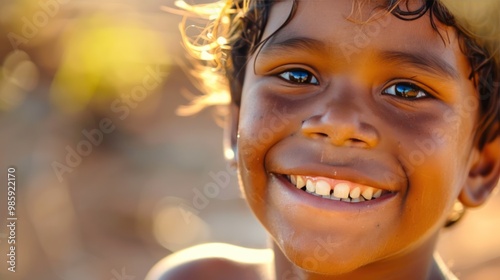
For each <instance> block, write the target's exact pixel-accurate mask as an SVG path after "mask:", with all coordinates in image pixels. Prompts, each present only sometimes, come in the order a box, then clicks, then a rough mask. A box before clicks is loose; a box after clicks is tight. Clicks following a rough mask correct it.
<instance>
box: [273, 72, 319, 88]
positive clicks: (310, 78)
mask: <svg viewBox="0 0 500 280" xmlns="http://www.w3.org/2000/svg"><path fill="white" fill-rule="evenodd" d="M294 75H295V76H294ZM278 76H279V77H280V78H281V79H283V80H285V81H287V82H290V83H292V84H310V85H319V82H318V78H316V76H314V75H313V74H312V73H311V72H309V71H307V70H304V69H300V68H298V69H291V70H287V71H284V72H281V73H280V74H279V75H278ZM299 76H300V77H299Z"/></svg>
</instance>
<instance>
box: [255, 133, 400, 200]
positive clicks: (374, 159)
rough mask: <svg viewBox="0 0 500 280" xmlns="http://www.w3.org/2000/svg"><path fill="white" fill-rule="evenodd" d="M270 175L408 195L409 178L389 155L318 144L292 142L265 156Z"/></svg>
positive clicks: (289, 141)
mask: <svg viewBox="0 0 500 280" xmlns="http://www.w3.org/2000/svg"><path fill="white" fill-rule="evenodd" d="M265 169H266V170H267V171H268V173H273V174H284V175H306V176H317V177H325V178H331V179H336V180H345V181H350V182H353V183H357V184H361V185H366V186H370V187H374V188H377V189H381V190H383V191H388V192H393V193H396V192H400V193H404V192H406V191H407V186H408V178H407V176H406V174H405V172H404V169H403V168H402V166H401V165H400V163H399V161H398V160H397V159H395V158H394V157H391V155H390V154H387V153H383V154H382V153H379V152H376V151H372V150H365V149H349V148H337V147H332V146H331V145H324V144H323V143H318V142H315V141H308V142H304V141H303V139H289V140H287V141H283V142H280V143H279V144H277V145H275V146H274V147H273V148H272V149H271V150H270V151H269V153H268V154H267V155H266V161H265Z"/></svg>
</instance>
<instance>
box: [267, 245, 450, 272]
mask: <svg viewBox="0 0 500 280" xmlns="http://www.w3.org/2000/svg"><path fill="white" fill-rule="evenodd" d="M436 241H437V238H436V236H434V237H432V238H430V239H428V240H427V241H426V242H425V243H424V244H421V245H420V246H418V247H417V248H415V249H413V250H410V251H409V252H405V253H400V254H397V255H395V256H392V257H389V258H387V259H384V260H380V261H377V262H375V263H372V264H369V265H366V266H364V267H360V268H358V269H356V270H354V271H351V272H349V273H347V274H343V275H332V276H329V275H320V274H316V273H313V272H310V271H306V270H303V269H302V268H300V267H298V266H295V265H294V264H293V263H291V262H290V261H289V260H288V259H287V257H286V256H285V255H283V253H282V251H281V249H280V248H279V247H278V246H277V245H276V244H275V243H274V242H273V251H274V255H275V277H276V278H275V279H277V280H281V279H304V280H315V279H331V280H343V279H368V278H369V279H446V277H445V276H444V275H443V272H442V271H441V268H440V267H439V265H438V264H437V262H436V260H435V259H434V248H435V244H436Z"/></svg>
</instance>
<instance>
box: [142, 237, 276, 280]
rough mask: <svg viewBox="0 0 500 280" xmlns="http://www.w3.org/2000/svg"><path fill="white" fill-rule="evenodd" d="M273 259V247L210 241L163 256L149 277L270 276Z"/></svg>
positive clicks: (252, 278)
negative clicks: (245, 245)
mask: <svg viewBox="0 0 500 280" xmlns="http://www.w3.org/2000/svg"><path fill="white" fill-rule="evenodd" d="M273 259H274V255H273V252H272V250H270V249H249V248H243V247H238V246H234V245H230V244H224V243H208V244H202V245H198V246H193V247H191V248H187V249H184V250H182V251H179V252H176V253H173V254H171V255H169V256H168V257H166V258H164V259H162V260H161V261H159V262H158V263H157V264H155V265H154V266H153V268H151V270H150V271H149V273H148V275H147V276H146V278H145V280H181V279H182V280H184V279H193V280H196V279H204V280H205V279H207V280H210V279H221V280H225V279H241V280H255V279H269V278H270V275H271V267H272V263H273Z"/></svg>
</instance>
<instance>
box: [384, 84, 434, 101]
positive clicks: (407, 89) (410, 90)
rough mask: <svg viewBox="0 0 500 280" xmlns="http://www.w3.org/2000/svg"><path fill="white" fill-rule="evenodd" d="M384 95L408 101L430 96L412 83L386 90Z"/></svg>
mask: <svg viewBox="0 0 500 280" xmlns="http://www.w3.org/2000/svg"><path fill="white" fill-rule="evenodd" d="M383 93H385V94H390V95H394V96H399V97H402V98H408V99H416V98H423V97H427V96H428V94H427V93H426V92H425V91H424V90H422V89H421V88H419V87H417V86H416V85H414V84H412V83H397V84H394V85H392V86H390V87H389V88H387V89H385V90H384V92H383Z"/></svg>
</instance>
